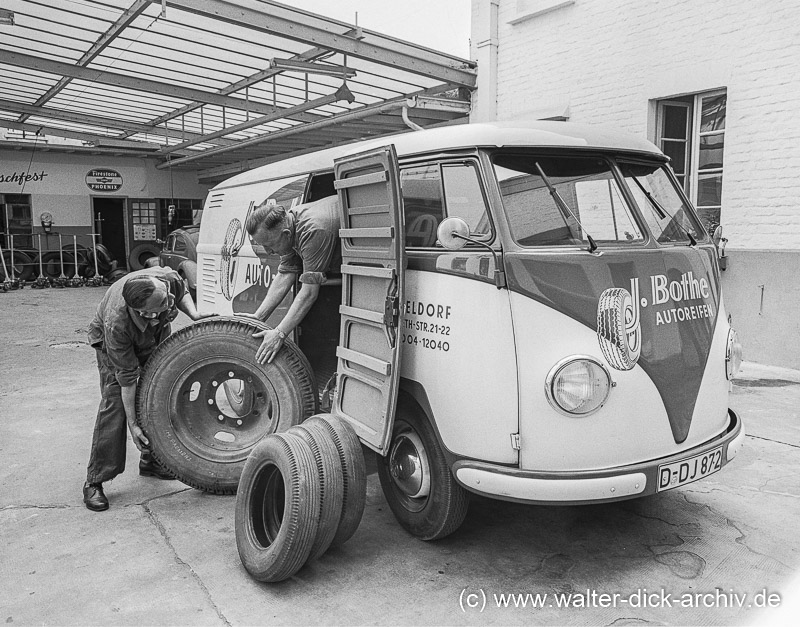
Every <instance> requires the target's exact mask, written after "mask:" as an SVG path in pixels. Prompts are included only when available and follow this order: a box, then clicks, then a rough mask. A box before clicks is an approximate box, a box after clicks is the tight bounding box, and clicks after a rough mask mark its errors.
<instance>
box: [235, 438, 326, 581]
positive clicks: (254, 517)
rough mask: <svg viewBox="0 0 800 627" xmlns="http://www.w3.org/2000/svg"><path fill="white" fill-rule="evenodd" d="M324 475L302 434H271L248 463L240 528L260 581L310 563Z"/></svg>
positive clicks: (239, 504)
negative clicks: (320, 477) (322, 475)
mask: <svg viewBox="0 0 800 627" xmlns="http://www.w3.org/2000/svg"><path fill="white" fill-rule="evenodd" d="M319 503H320V479H319V475H318V472H317V465H316V464H315V462H314V458H313V456H312V454H311V450H310V449H309V447H308V445H307V444H306V443H305V442H304V441H303V439H302V438H300V437H299V436H297V435H294V434H291V433H275V434H272V435H268V436H267V437H265V438H264V439H263V440H261V442H259V443H258V444H257V445H256V446H255V447H254V448H253V450H252V452H251V453H250V455H249V456H248V458H247V462H246V463H245V465H244V469H243V470H242V476H241V485H240V489H239V493H238V494H237V495H236V510H235V516H234V529H235V533H236V548H237V549H238V550H239V558H240V559H241V560H242V564H243V565H244V567H245V569H246V570H247V572H248V573H250V575H252V576H253V577H254V578H255V579H257V580H258V581H268V582H275V581H283V580H284V579H288V578H289V577H291V576H292V575H294V574H295V573H296V572H297V571H298V570H300V569H301V568H302V567H303V564H305V563H306V560H307V559H308V555H309V553H310V552H311V547H312V545H313V543H314V539H315V538H316V536H317V515H316V514H317V512H318V511H319Z"/></svg>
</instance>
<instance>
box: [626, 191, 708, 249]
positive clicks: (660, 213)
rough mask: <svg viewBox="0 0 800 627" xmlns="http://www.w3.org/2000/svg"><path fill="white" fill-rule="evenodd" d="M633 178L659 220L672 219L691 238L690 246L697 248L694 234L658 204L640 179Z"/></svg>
mask: <svg viewBox="0 0 800 627" xmlns="http://www.w3.org/2000/svg"><path fill="white" fill-rule="evenodd" d="M632 178H633V181H634V183H636V186H637V187H638V188H639V189H640V190H642V193H643V194H644V195H645V198H647V200H649V201H650V204H651V205H652V206H653V208H654V209H655V210H656V213H657V214H658V217H659V219H661V220H663V219H664V218H669V219H670V222H671V223H672V224H674V225H676V226H677V227H678V228H679V229H680V230H681V231H683V232H684V233H686V236H687V237H688V238H689V243H690V245H691V246H697V240H696V239H695V238H694V236H693V235H692V233H691V232H690V231H689V229H687V228H686V227H684V226H683V225H682V224H681V223H680V222H678V221H677V220H676V219H675V216H673V215H671V214H670V213H668V212H667V210H666V209H664V206H663V205H662V204H661V203H660V202H658V201H657V200H656V198H655V196H653V195H652V194H651V193H650V192H648V191H647V190H646V189H645V188H644V185H642V183H641V181H639V179H638V178H636V177H635V176H634V177H632Z"/></svg>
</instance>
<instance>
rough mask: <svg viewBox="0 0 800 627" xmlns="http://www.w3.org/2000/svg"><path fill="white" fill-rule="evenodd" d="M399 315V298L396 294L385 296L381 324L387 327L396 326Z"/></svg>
mask: <svg viewBox="0 0 800 627" xmlns="http://www.w3.org/2000/svg"><path fill="white" fill-rule="evenodd" d="M399 315H400V299H399V298H398V297H397V296H387V297H386V302H385V303H384V306H383V324H385V325H386V326H387V327H391V328H397V318H398V316H399Z"/></svg>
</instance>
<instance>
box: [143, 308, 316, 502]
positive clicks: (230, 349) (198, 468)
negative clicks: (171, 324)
mask: <svg viewBox="0 0 800 627" xmlns="http://www.w3.org/2000/svg"><path fill="white" fill-rule="evenodd" d="M266 328H268V327H266V326H265V325H263V324H260V323H258V322H256V321H254V320H245V319H241V318H211V319H207V320H204V321H201V322H198V323H196V324H193V325H190V326H188V327H185V328H183V329H181V330H180V331H178V332H177V333H175V334H173V335H172V336H170V337H169V338H167V340H165V341H164V342H163V343H162V344H161V345H160V346H159V347H158V348H157V349H156V350H155V352H154V353H153V355H152V356H151V358H150V359H149V361H148V362H147V365H146V366H145V369H144V372H143V374H142V377H141V379H140V382H139V387H138V390H137V395H136V414H137V418H136V419H137V422H138V423H139V425H140V426H141V428H142V430H143V431H144V432H145V434H146V436H147V438H148V439H149V440H150V446H151V448H152V451H153V456H154V457H155V458H156V460H157V461H158V462H159V463H160V464H161V465H162V466H164V467H165V468H167V469H168V470H169V471H170V472H172V473H173V474H174V475H175V476H176V477H177V478H178V479H179V480H180V481H182V482H183V483H185V484H187V485H190V486H192V487H194V488H198V489H200V490H203V491H206V492H212V493H215V494H233V493H235V492H236V488H237V485H238V483H239V476H240V475H241V473H242V469H243V467H244V465H245V462H246V461H247V456H248V455H249V454H250V452H251V451H252V450H253V448H254V447H255V446H256V444H257V443H258V442H259V441H260V440H261V439H262V438H263V437H264V436H265V435H268V434H270V433H275V432H278V431H285V430H287V429H288V428H289V427H291V426H292V425H295V424H298V423H300V422H302V421H303V420H304V419H305V418H307V417H308V416H310V415H312V414H313V413H314V412H315V411H316V408H317V396H316V384H315V383H314V375H313V373H312V371H311V367H310V365H309V364H308V361H307V360H306V358H305V357H304V356H303V354H302V353H301V352H300V350H299V349H298V348H297V346H296V345H295V344H293V343H292V342H291V341H288V340H287V341H285V342H284V344H283V346H282V347H281V349H280V351H278V354H277V355H276V356H275V358H274V359H273V360H272V363H269V364H263V365H262V364H259V363H258V362H256V360H255V354H256V349H257V348H258V347H259V345H260V344H261V340H260V339H259V338H254V337H252V335H253V333H255V332H257V331H261V330H264V329H266Z"/></svg>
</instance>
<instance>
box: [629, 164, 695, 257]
mask: <svg viewBox="0 0 800 627" xmlns="http://www.w3.org/2000/svg"><path fill="white" fill-rule="evenodd" d="M619 167H620V170H622V175H623V176H624V177H625V181H626V182H627V183H628V187H629V188H630V190H631V193H632V194H633V197H634V198H635V199H636V204H637V205H638V206H639V211H641V213H642V216H644V219H645V221H646V222H647V226H648V228H649V229H650V232H651V233H652V234H653V237H655V238H656V241H658V242H659V243H661V244H666V243H680V244H687V243H688V244H691V243H693V242H694V241H696V240H699V239H702V238H703V237H705V234H704V231H703V229H702V227H701V226H700V224H699V223H698V222H697V220H696V219H695V217H694V216H693V214H692V211H691V210H690V209H689V208H688V207H687V206H686V205H685V204H684V202H683V200H682V198H681V195H680V194H679V193H678V190H677V189H676V188H675V185H674V184H673V182H672V179H671V178H670V176H669V174H667V172H666V170H665V166H663V165H660V164H642V163H625V162H621V163H620V164H619Z"/></svg>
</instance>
